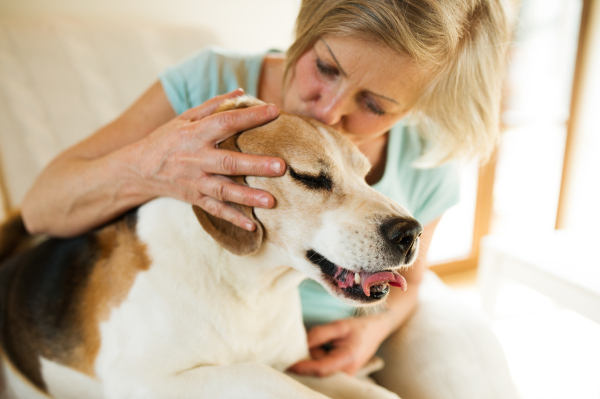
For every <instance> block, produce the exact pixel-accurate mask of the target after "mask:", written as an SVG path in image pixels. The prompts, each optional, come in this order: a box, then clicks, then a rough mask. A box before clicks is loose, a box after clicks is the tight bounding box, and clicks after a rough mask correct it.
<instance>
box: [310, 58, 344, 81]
mask: <svg viewBox="0 0 600 399" xmlns="http://www.w3.org/2000/svg"><path fill="white" fill-rule="evenodd" d="M316 65H317V70H318V71H319V73H320V74H321V75H323V76H325V77H328V78H330V77H334V76H338V75H339V74H340V71H338V69H337V68H336V67H332V66H330V65H328V64H326V63H325V62H323V61H322V60H320V59H319V58H317V61H316Z"/></svg>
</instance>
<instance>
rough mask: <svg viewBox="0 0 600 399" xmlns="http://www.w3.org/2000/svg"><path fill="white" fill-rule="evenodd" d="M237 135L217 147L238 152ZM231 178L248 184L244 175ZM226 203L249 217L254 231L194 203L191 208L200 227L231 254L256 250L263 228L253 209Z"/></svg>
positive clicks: (251, 252) (243, 253)
mask: <svg viewBox="0 0 600 399" xmlns="http://www.w3.org/2000/svg"><path fill="white" fill-rule="evenodd" d="M239 136H240V134H236V135H235V136H232V137H230V138H228V139H227V140H225V141H223V142H222V143H220V144H219V148H222V149H225V150H230V151H238V152H239V151H240V149H239V148H238V146H237V138H238V137H239ZM231 178H232V179H233V181H235V182H236V183H239V184H243V185H248V184H247V183H246V179H245V178H244V176H232V177H231ZM227 205H230V206H232V207H234V208H235V209H237V210H238V211H240V212H242V213H243V214H244V215H246V216H247V217H248V218H249V219H251V220H252V221H253V222H254V224H256V229H255V230H254V231H248V230H245V229H243V228H241V227H238V226H236V225H234V224H233V223H230V222H228V221H226V220H223V219H220V218H218V217H216V216H213V215H211V214H210V213H208V212H206V211H205V210H204V209H202V208H200V207H199V206H196V205H193V209H194V213H195V214H196V218H198V221H199V222H200V224H201V225H202V228H203V229H204V230H205V231H206V232H207V233H208V234H210V235H211V237H212V238H213V239H214V240H215V241H216V242H218V243H219V244H220V245H221V246H222V247H223V248H225V249H226V250H228V251H229V252H231V253H232V254H234V255H238V256H244V255H252V254H254V253H256V252H258V250H259V249H260V247H261V245H262V242H263V238H264V228H263V225H262V224H261V223H260V221H259V220H258V219H257V218H256V216H254V211H253V210H252V208H251V207H249V206H247V205H240V204H235V203H232V202H228V203H227Z"/></svg>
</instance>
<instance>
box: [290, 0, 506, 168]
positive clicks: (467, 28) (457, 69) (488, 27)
mask: <svg viewBox="0 0 600 399" xmlns="http://www.w3.org/2000/svg"><path fill="white" fill-rule="evenodd" d="M327 35H334V36H350V37H355V38H357V39H361V40H369V41H375V42H378V43H382V44H384V45H386V46H387V47H389V48H390V49H392V50H393V51H395V52H397V53H399V54H403V55H406V56H408V57H410V58H411V59H412V60H413V61H414V62H415V64H416V65H418V66H420V67H422V68H424V69H426V70H427V71H428V73H429V77H430V78H429V80H428V84H427V85H426V87H425V90H424V92H423V93H422V95H421V96H420V98H419V99H418V101H417V104H416V105H415V107H414V108H413V110H412V112H411V119H412V120H413V121H414V123H415V125H416V126H417V128H418V130H419V132H420V133H421V134H422V135H423V136H424V138H425V139H426V140H427V141H428V142H429V143H430V145H429V149H428V150H427V151H426V153H425V154H423V156H422V157H421V159H420V162H419V163H420V164H421V165H436V164H439V163H441V162H443V161H446V160H449V159H451V158H463V159H465V158H466V159H472V158H480V159H487V158H488V157H489V155H490V154H491V152H492V151H493V148H494V147H495V145H496V142H497V140H498V136H499V113H500V97H501V89H502V80H503V76H504V69H505V64H506V49H507V46H508V41H509V38H510V22H509V18H508V13H507V7H506V6H505V5H504V4H503V1H502V0H303V1H302V5H301V8H300V13H299V15H298V19H297V21H296V41H295V42H294V43H293V44H292V46H291V47H290V48H289V49H288V51H287V57H286V76H288V75H289V73H290V71H291V68H292V66H293V65H295V64H296V61H297V60H298V58H299V57H300V56H301V55H302V54H304V52H306V51H307V50H308V49H309V48H311V47H312V46H313V44H314V43H315V41H316V40H317V39H318V38H319V37H323V36H327Z"/></svg>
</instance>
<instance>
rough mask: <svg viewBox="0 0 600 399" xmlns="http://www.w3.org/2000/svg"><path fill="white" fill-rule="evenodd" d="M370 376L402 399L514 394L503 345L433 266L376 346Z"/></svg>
mask: <svg viewBox="0 0 600 399" xmlns="http://www.w3.org/2000/svg"><path fill="white" fill-rule="evenodd" d="M377 355H378V356H380V357H381V358H383V360H384V361H385V367H384V368H383V369H382V370H380V371H378V372H376V373H374V374H372V375H371V376H372V377H373V378H374V379H375V380H376V381H377V383H378V384H379V385H382V386H383V387H385V388H387V389H389V390H390V391H392V392H395V393H396V394H398V395H399V396H400V397H401V398H402V399H516V398H518V394H517V391H516V388H515V386H514V383H513V381H512V378H511V376H510V373H509V370H508V365H507V362H506V359H505V356H504V353H503V351H502V347H501V346H500V343H499V341H498V339H497V338H496V336H495V334H494V332H493V331H492V330H491V326H490V325H489V323H488V322H487V320H486V319H485V318H484V317H483V315H482V314H480V313H478V312H477V311H475V310H473V309H471V308H469V307H467V306H466V305H464V304H462V303H460V302H459V301H458V300H456V299H455V298H454V295H453V294H452V292H451V290H450V289H449V288H448V287H446V286H444V285H443V283H442V282H441V281H440V280H439V278H438V277H437V276H435V275H433V273H432V272H427V275H426V276H425V279H424V281H423V283H422V290H421V293H420V298H419V305H418V308H417V310H416V312H415V313H414V314H413V316H412V317H411V318H410V319H409V320H408V321H407V322H406V324H405V325H404V326H403V327H402V328H401V329H400V330H398V331H397V332H396V333H395V334H394V335H392V336H390V337H389V338H388V339H387V340H386V341H385V342H384V343H383V344H382V345H381V347H380V349H379V351H378V353H377Z"/></svg>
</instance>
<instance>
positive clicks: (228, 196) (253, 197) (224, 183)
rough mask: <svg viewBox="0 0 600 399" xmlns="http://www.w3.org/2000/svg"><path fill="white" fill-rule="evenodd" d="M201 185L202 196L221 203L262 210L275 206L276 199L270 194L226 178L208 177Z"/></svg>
mask: <svg viewBox="0 0 600 399" xmlns="http://www.w3.org/2000/svg"><path fill="white" fill-rule="evenodd" d="M200 183H201V189H200V191H201V192H202V194H204V195H207V196H210V197H213V198H215V199H217V200H219V201H228V202H235V203H237V204H243V205H248V206H251V207H255V206H257V207H261V208H271V207H272V206H273V205H275V198H273V196H272V195H271V194H269V193H268V192H266V191H262V190H257V189H255V188H250V187H248V186H244V185H241V184H237V183H235V182H234V181H233V180H231V179H229V178H227V177H225V176H219V175H213V176H208V177H206V178H204V179H203V181H201V182H200ZM215 216H217V215H215Z"/></svg>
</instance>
